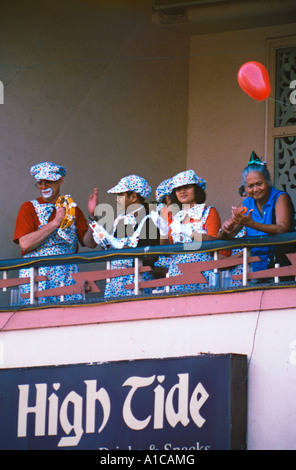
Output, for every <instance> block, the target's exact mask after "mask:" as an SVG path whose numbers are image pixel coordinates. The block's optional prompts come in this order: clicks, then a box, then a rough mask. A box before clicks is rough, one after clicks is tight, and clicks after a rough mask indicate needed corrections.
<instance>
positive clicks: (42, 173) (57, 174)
mask: <svg viewBox="0 0 296 470" xmlns="http://www.w3.org/2000/svg"><path fill="white" fill-rule="evenodd" d="M66 171H67V170H66V168H65V167H64V166H61V165H56V164H55V163H52V162H43V163H38V164H37V165H34V166H32V167H31V170H30V173H31V175H32V176H34V178H36V180H49V181H57V180H59V179H60V178H61V177H62V176H65V175H66Z"/></svg>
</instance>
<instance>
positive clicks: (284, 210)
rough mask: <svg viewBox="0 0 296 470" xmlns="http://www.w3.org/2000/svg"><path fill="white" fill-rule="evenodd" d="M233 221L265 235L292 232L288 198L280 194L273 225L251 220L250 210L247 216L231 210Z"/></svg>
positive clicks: (291, 213)
mask: <svg viewBox="0 0 296 470" xmlns="http://www.w3.org/2000/svg"><path fill="white" fill-rule="evenodd" d="M233 218H234V221H235V222H236V223H237V224H239V225H242V226H245V227H250V228H252V229H254V230H258V231H261V232H265V233H267V235H279V234H281V233H287V232H290V231H292V226H293V220H292V219H293V210H292V204H291V201H290V198H289V196H287V194H281V195H280V196H279V197H278V199H277V202H276V206H275V219H276V223H275V224H261V223H259V222H256V221H254V220H253V219H252V210H250V211H249V213H248V214H247V215H243V214H241V213H238V211H237V209H235V208H234V209H233Z"/></svg>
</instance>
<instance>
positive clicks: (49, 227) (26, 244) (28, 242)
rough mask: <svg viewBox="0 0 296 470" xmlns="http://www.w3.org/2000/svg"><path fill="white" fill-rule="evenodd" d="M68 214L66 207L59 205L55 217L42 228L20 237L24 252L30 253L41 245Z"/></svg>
mask: <svg viewBox="0 0 296 470" xmlns="http://www.w3.org/2000/svg"><path fill="white" fill-rule="evenodd" d="M65 215H66V209H65V208H64V207H58V208H57V210H56V215H55V218H54V219H53V220H52V221H51V222H48V224H46V225H44V226H43V227H42V228H41V229H40V230H35V231H32V232H30V233H27V234H26V235H23V236H22V237H20V238H19V244H20V247H21V250H22V253H24V254H25V253H29V252H30V251H32V250H34V249H35V248H37V247H38V246H39V245H41V244H42V243H43V242H44V241H45V240H46V239H47V237H49V235H51V234H52V233H53V232H54V231H55V230H56V229H57V228H59V226H60V225H61V223H62V221H63V219H64V217H65Z"/></svg>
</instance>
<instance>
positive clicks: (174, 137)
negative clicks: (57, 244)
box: [0, 0, 189, 259]
mask: <svg viewBox="0 0 296 470" xmlns="http://www.w3.org/2000/svg"><path fill="white" fill-rule="evenodd" d="M2 3H3V4H2V5H1V15H0V29H1V44H0V80H1V81H2V83H3V85H4V104H1V105H0V155H1V157H0V174H1V185H0V199H1V205H2V211H1V222H0V240H1V243H0V257H1V258H2V259H7V258H11V257H19V256H20V251H19V248H18V247H17V246H15V245H14V244H13V243H12V238H13V231H14V224H15V218H16V214H17V211H18V209H19V207H20V204H21V203H22V202H24V201H26V200H30V199H33V198H34V197H36V196H37V190H36V189H35V188H34V183H33V179H32V177H31V176H30V174H29V169H30V167H31V165H33V164H35V163H39V162H41V161H45V160H50V161H54V162H56V163H59V164H62V165H65V166H66V167H67V169H68V174H67V177H66V179H65V182H64V184H63V189H64V194H71V195H72V197H73V199H74V200H75V202H77V203H78V204H79V206H80V207H81V208H82V210H83V211H84V212H86V211H87V200H88V197H89V194H90V192H91V191H92V190H93V188H94V187H95V186H98V187H99V197H100V202H107V203H112V204H113V197H111V196H110V195H107V194H106V191H107V190H108V189H109V188H110V187H112V186H114V185H115V184H116V183H117V181H118V180H119V179H120V178H121V177H123V176H125V175H126V174H130V173H136V174H140V175H142V176H144V177H146V178H147V180H148V181H149V183H150V184H151V186H152V187H153V190H155V189H156V186H157V185H158V184H159V183H160V182H161V181H162V180H163V179H165V178H167V177H168V176H170V175H171V174H174V173H176V172H178V171H181V170H183V169H184V168H185V167H186V152H187V150H186V146H187V141H186V139H187V137H186V136H187V108H188V73H189V67H188V66H189V37H188V36H186V35H182V34H179V33H174V32H167V31H162V30H160V29H159V28H157V27H155V25H153V24H152V21H151V9H152V2H151V1H150V0H137V2H134V1H133V0H125V1H124V2H122V1H112V2H110V1H109V0H100V2H97V1H93V0H54V1H52V0H43V1H42V2H36V1H35V0H26V1H25V2H24V1H23V0H11V1H10V2H2Z"/></svg>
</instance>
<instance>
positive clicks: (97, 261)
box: [0, 234, 296, 450]
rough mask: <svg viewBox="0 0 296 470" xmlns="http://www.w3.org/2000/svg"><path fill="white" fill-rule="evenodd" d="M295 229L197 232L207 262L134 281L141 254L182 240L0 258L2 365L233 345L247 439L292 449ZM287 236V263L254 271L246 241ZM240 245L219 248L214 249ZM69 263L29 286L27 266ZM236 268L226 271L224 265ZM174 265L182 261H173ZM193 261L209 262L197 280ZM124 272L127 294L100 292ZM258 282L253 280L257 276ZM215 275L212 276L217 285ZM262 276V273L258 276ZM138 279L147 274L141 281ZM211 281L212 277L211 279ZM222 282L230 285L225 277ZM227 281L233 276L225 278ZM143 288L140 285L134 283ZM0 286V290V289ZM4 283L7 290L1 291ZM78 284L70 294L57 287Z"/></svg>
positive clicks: (163, 252) (172, 249) (175, 249)
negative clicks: (241, 371)
mask: <svg viewBox="0 0 296 470" xmlns="http://www.w3.org/2000/svg"><path fill="white" fill-rule="evenodd" d="M295 241H296V237H295V234H285V235H281V236H277V237H267V236H266V237H260V238H256V239H255V238H252V239H251V238H245V239H236V240H232V241H228V242H221V241H214V242H205V243H203V244H202V246H201V247H199V248H198V249H196V250H194V248H195V247H194V244H190V245H191V246H190V249H191V250H192V251H202V252H205V251H209V252H212V253H213V260H212V261H210V262H207V263H208V264H206V265H202V263H201V262H200V263H192V264H191V265H190V264H187V265H185V264H184V266H183V268H184V267H185V269H183V275H182V276H176V277H174V278H167V277H166V278H161V279H157V280H154V281H145V282H144V281H143V280H141V275H142V273H143V272H144V271H146V270H147V267H145V266H143V263H142V261H143V260H144V258H145V256H147V255H157V256H170V255H174V254H178V253H184V251H186V252H187V253H189V251H188V248H189V247H188V246H185V245H168V246H164V247H156V248H153V249H152V248H149V249H140V248H136V249H127V250H120V251H118V250H110V251H97V252H89V253H81V254H77V255H76V256H69V255H67V256H63V257H56V256H55V257H46V258H40V259H36V258H35V259H30V260H28V259H14V260H3V261H1V271H2V280H1V283H0V288H1V289H2V293H1V296H2V300H1V304H2V305H1V310H0V325H1V326H0V328H1V335H0V364H1V368H2V369H11V368H24V367H29V368H32V367H38V366H45V365H46V366H48V365H54V366H56V365H59V364H60V365H67V364H70V365H71V364H90V363H103V362H108V361H121V360H128V361H130V360H134V359H140V360H141V359H147V358H169V357H186V356H196V355H203V354H205V353H206V354H208V353H210V354H229V353H234V354H243V355H246V356H247V358H248V443H247V448H248V449H257V450H259V449H295V448H296V446H295V440H294V437H293V436H294V435H295V431H296V426H295V419H294V415H295V413H296V409H295V400H294V382H295V365H296V354H295V352H296V320H295V312H296V308H295V306H296V283H295V281H294V280H293V281H291V280H287V276H289V278H291V276H293V277H294V276H296V265H295V261H294V260H295V256H296V255H295V253H293V248H292V246H293V243H294V242H295ZM283 243H284V244H287V245H291V254H289V255H288V257H289V259H290V262H291V265H289V266H286V267H276V268H273V269H270V270H269V271H268V272H264V273H263V272H261V273H260V274H259V273H254V272H252V271H251V269H250V264H251V263H252V261H254V258H252V257H251V256H250V249H251V248H252V247H254V246H260V245H261V246H262V245H264V246H265V245H268V244H273V245H277V244H283ZM226 248H227V249H233V250H240V251H239V253H236V254H235V255H233V256H228V257H221V256H219V254H218V253H219V251H221V250H225V249H226ZM118 258H121V259H122V258H134V259H135V262H134V266H133V268H131V270H129V271H120V272H119V271H118V272H115V271H116V270H110V269H108V268H109V262H110V261H112V260H114V259H118ZM70 262H71V263H76V264H78V265H79V267H80V272H79V275H77V276H76V284H74V285H73V286H62V287H60V288H58V289H59V290H58V291H55V292H53V291H48V292H45V291H42V293H41V292H39V291H38V284H37V282H38V274H37V268H38V267H40V266H42V265H59V264H61V263H63V264H65V263H70ZM25 266H26V267H29V268H30V269H31V278H30V283H31V286H32V287H33V289H32V290H31V292H30V293H29V296H28V299H27V302H29V303H28V304H22V303H20V300H19V299H17V301H16V296H15V293H16V290H17V289H18V285H19V284H20V283H21V282H23V281H22V280H20V278H19V277H18V275H17V274H16V273H18V270H19V269H20V268H23V267H25ZM237 266H240V267H241V273H240V274H239V275H232V277H231V283H230V279H229V276H225V275H223V274H222V273H223V272H228V273H229V272H230V271H231V269H232V268H234V267H237ZM181 268H182V266H181ZM202 270H211V271H212V272H213V276H212V277H211V278H210V279H212V281H211V282H210V284H212V285H208V286H207V287H206V288H204V289H203V290H198V283H203V284H204V283H205V279H204V278H203V276H202ZM130 273H133V274H134V280H135V283H134V284H132V285H130V286H129V287H130V290H131V295H130V296H129V297H121V298H120V297H118V298H113V299H108V300H107V299H105V298H104V286H105V282H106V279H110V278H111V277H112V276H115V275H119V274H120V275H124V274H130ZM262 275H264V282H261V281H260V280H259V282H256V283H255V282H254V281H255V280H256V278H258V277H259V278H260V277H261V278H262ZM217 279H220V285H218V282H217ZM267 280H268V282H266V281H267ZM147 282H148V284H147ZM188 283H191V284H192V283H196V284H197V290H196V292H190V293H188V292H187V293H185V292H178V293H176V292H173V287H174V286H176V285H177V284H181V285H185V284H188ZM214 283H215V284H216V285H213V284H214ZM230 284H232V285H230ZM234 284H235V285H234ZM148 287H149V288H150V289H152V292H150V293H146V292H145V291H144V289H147V288H148ZM3 290H4V292H3ZM11 292H13V294H11ZM77 292H79V293H82V294H83V296H84V298H83V300H81V301H79V302H70V301H66V300H65V299H66V297H65V296H66V295H69V294H73V293H77ZM45 295H48V296H52V295H57V296H59V298H58V299H57V301H56V302H54V303H50V302H47V303H42V304H39V303H38V299H39V297H40V296H43V297H45Z"/></svg>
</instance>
